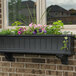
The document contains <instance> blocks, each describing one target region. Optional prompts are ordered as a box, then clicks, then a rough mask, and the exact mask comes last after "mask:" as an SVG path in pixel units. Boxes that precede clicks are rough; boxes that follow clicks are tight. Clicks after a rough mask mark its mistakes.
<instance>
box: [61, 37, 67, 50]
mask: <svg viewBox="0 0 76 76" xmlns="http://www.w3.org/2000/svg"><path fill="white" fill-rule="evenodd" d="M67 43H68V37H67V36H66V37H64V41H63V44H64V46H63V47H61V50H63V49H66V50H68V47H67Z"/></svg>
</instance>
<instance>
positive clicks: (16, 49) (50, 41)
mask: <svg viewBox="0 0 76 76" xmlns="http://www.w3.org/2000/svg"><path fill="white" fill-rule="evenodd" d="M64 37H65V35H27V36H0V52H2V53H5V55H6V58H7V59H8V58H9V57H10V56H12V53H32V54H54V55H56V56H57V57H59V58H61V60H62V59H63V60H64V59H65V60H67V57H68V56H70V55H73V54H74V38H73V36H71V35H67V37H68V43H67V48H68V50H67V49H63V50H61V48H62V47H63V46H64V44H63V40H64ZM10 58H12V57H10ZM63 60H62V63H63V64H64V61H63ZM66 64H67V63H66Z"/></svg>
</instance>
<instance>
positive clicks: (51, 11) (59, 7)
mask: <svg viewBox="0 0 76 76" xmlns="http://www.w3.org/2000/svg"><path fill="white" fill-rule="evenodd" d="M46 10H47V24H48V25H49V24H52V23H53V22H54V21H57V20H62V21H63V22H64V24H65V25H75V24H76V0H72V1H71V0H46Z"/></svg>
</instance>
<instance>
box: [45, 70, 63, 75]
mask: <svg viewBox="0 0 76 76" xmlns="http://www.w3.org/2000/svg"><path fill="white" fill-rule="evenodd" d="M46 74H47V75H51V76H53V75H56V76H62V72H58V71H46ZM47 75H46V76H47Z"/></svg>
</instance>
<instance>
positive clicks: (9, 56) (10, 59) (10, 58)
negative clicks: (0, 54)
mask: <svg viewBox="0 0 76 76" xmlns="http://www.w3.org/2000/svg"><path fill="white" fill-rule="evenodd" d="M4 55H5V59H6V60H7V61H15V58H14V57H13V54H12V53H4Z"/></svg>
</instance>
